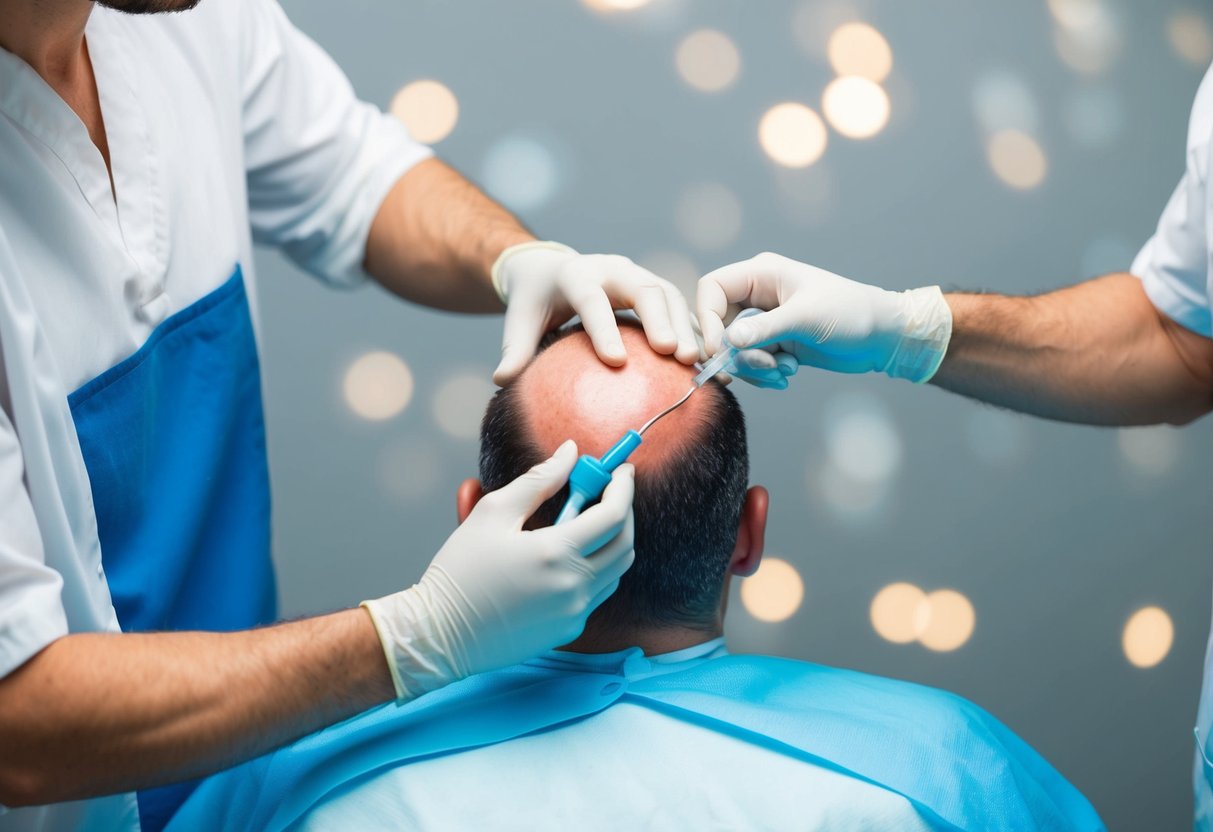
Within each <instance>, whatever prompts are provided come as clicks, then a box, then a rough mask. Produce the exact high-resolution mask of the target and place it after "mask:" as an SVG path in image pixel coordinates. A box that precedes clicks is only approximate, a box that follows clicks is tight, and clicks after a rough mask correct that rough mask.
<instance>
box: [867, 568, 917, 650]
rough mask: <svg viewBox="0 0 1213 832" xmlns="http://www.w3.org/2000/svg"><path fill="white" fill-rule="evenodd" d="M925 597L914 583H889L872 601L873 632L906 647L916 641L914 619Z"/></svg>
mask: <svg viewBox="0 0 1213 832" xmlns="http://www.w3.org/2000/svg"><path fill="white" fill-rule="evenodd" d="M926 597H927V596H926V593H925V592H923V591H922V590H921V589H919V588H918V587H916V586H914V584H909V583H896V584H889V585H888V586H886V587H885V588H884V589H882V590H880V592H878V593H876V597H875V598H873V599H872V607H871V610H870V612H871V618H872V629H874V630H875V631H876V634H877V635H879V636H880V637H881V638H883V639H884V640H885V641H891V642H893V643H894V644H909V643H910V642H912V641H914V640H915V639H917V638H918V630H917V627H916V621H915V616H916V614H917V612H918V608H919V605H920V604H921V603H922V602H923V600H924V599H925V598H926Z"/></svg>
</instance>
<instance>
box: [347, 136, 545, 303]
mask: <svg viewBox="0 0 1213 832" xmlns="http://www.w3.org/2000/svg"><path fill="white" fill-rule="evenodd" d="M532 239H534V236H533V235H532V234H531V233H530V232H529V231H527V230H526V228H524V227H523V225H522V224H521V223H520V222H519V221H518V220H517V219H515V218H514V216H513V215H512V214H510V212H509V211H507V210H505V209H504V208H502V207H501V206H500V205H498V204H497V203H496V202H493V200H491V199H489V198H488V197H487V196H485V195H484V194H483V193H482V192H481V191H480V189H478V188H477V187H476V186H475V185H473V184H472V183H471V182H469V181H468V180H466V179H464V178H463V176H461V175H460V174H459V173H458V172H456V171H455V170H453V169H452V168H450V167H449V166H447V165H446V164H444V163H443V162H441V161H439V160H437V159H428V160H426V161H424V162H421V163H420V164H418V165H416V166H415V167H413V168H412V169H411V170H409V172H408V173H406V174H405V175H404V176H402V177H401V178H400V181H398V182H397V183H396V185H395V186H394V187H393V188H392V190H391V191H390V192H389V193H388V196H387V198H386V199H385V200H384V201H383V205H382V206H381V207H380V209H379V213H378V214H377V215H376V216H375V221H374V222H373V223H372V225H371V232H370V236H369V238H368V240H367V253H366V269H367V271H368V272H369V273H370V274H371V275H372V276H373V277H374V278H375V279H376V280H378V281H379V282H380V283H381V284H382V285H383V286H384V287H385V288H387V289H389V290H390V291H392V292H395V293H396V294H397V295H400V296H401V297H403V298H406V299H408V300H411V301H415V302H417V303H421V304H424V305H426V306H432V307H434V308H437V309H449V310H452V311H455V312H500V311H501V308H502V306H501V301H500V300H498V298H497V293H496V292H495V291H494V290H493V287H492V283H491V281H490V277H489V271H490V269H491V268H492V266H493V263H494V262H495V261H496V259H497V257H498V255H500V254H501V252H502V251H504V250H505V249H506V248H508V247H510V246H512V245H515V244H516V243H523V242H527V241H529V240H532Z"/></svg>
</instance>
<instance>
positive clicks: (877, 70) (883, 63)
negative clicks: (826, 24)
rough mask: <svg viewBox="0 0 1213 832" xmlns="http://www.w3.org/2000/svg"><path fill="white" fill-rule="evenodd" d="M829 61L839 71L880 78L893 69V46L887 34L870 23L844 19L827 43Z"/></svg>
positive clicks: (882, 78)
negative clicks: (849, 21)
mask: <svg viewBox="0 0 1213 832" xmlns="http://www.w3.org/2000/svg"><path fill="white" fill-rule="evenodd" d="M826 49H827V52H828V54H829V57H830V65H831V66H832V67H834V71H835V72H836V73H838V74H839V75H859V76H861V77H863V78H868V79H870V80H872V81H876V82H878V83H879V82H880V81H883V80H884V79H885V78H887V77H888V75H889V72H890V71H891V70H892V69H893V50H892V49H890V48H889V42H888V41H887V40H885V38H884V35H882V34H880V32H878V31H877V30H876V29H875V28H873V27H872V26H869V25H868V24H867V23H860V22H858V21H853V22H851V23H844V24H843V25H842V26H839V27H838V28H837V29H835V30H834V34H832V35H830V42H829V43H828V44H827V46H826Z"/></svg>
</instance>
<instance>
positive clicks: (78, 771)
mask: <svg viewBox="0 0 1213 832" xmlns="http://www.w3.org/2000/svg"><path fill="white" fill-rule="evenodd" d="M394 696H395V694H394V692H393V687H392V677H391V675H390V674H389V672H388V666H387V664H386V662H385V661H384V654H383V648H382V647H381V646H380V643H379V639H378V637H377V636H376V632H375V627H374V625H373V624H372V622H371V618H370V616H369V615H367V613H366V611H364V610H361V609H357V610H345V611H344V612H339V613H335V614H333V615H327V616H323V617H320V618H313V619H307V620H303V621H295V622H291V623H287V624H281V625H278V626H274V627H267V628H265V629H261V630H251V631H247V632H240V633H150V634H119V633H89V634H78V635H69V636H64V637H63V638H60V639H58V640H57V641H55V642H52V643H51V644H50V645H49V646H47V647H46V648H45V649H43V650H42V651H41V652H40V653H38V654H37V655H36V656H34V657H33V658H32V659H30V660H29V661H28V662H26V663H25V664H24V665H22V666H21V667H20V668H19V669H17V670H16V671H14V672H13V673H11V674H9V675H8V676H6V677H5V678H3V679H0V748H3V749H4V753H3V754H0V804H3V805H5V806H9V807H14V808H15V807H18V806H26V805H36V804H43V803H57V802H60V801H65V800H75V799H80V798H85V797H90V796H94V795H99V794H108V793H113V792H121V791H130V790H133V789H141V788H147V787H151V786H157V785H163V784H166V783H172V782H177V781H180V780H185V779H188V778H191V777H196V776H200V775H203V774H209V773H211V772H214V771H217V770H219V769H221V768H225V767H227V766H229V765H232V764H234V763H237V762H241V761H243V760H247V759H249V758H251V757H254V756H257V755H259V754H262V753H264V752H266V751H269V750H271V749H273V748H277V747H278V746H280V745H282V744H283V743H286V742H289V741H291V740H293V739H296V738H297V737H300V736H303V735H304V734H307V733H309V732H311V731H314V730H316V729H318V728H321V727H323V726H325V725H329V724H331V723H333V722H337V721H338V720H341V719H345V718H346V717H349V716H352V715H354V714H356V713H358V712H360V711H363V710H366V709H367V708H369V707H371V706H373V705H377V704H379V703H381V702H387V701H389V700H391V699H393V698H394Z"/></svg>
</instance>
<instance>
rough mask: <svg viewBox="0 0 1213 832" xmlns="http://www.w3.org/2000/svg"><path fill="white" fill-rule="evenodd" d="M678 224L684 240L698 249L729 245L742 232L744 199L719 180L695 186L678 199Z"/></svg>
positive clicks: (712, 249) (709, 249)
mask: <svg viewBox="0 0 1213 832" xmlns="http://www.w3.org/2000/svg"><path fill="white" fill-rule="evenodd" d="M674 224H675V226H676V227H677V228H678V233H680V234H681V235H682V237H683V239H685V240H686V241H687V242H688V243H690V244H691V245H693V246H695V247H696V248H699V249H703V250H704V251H716V250H718V249H722V248H725V247H727V246H730V245H732V244H733V243H734V242H736V240H737V236H738V235H739V234H740V233H741V201H740V200H739V199H738V198H737V195H736V194H734V193H733V192H732V191H730V190H729V189H728V188H726V187H725V186H724V185H721V184H719V183H716V182H702V183H699V184H697V185H691V186H690V187H688V188H686V189H685V190H684V191H683V192H682V194H681V195H680V196H679V198H678V204H677V205H676V206H675V208H674Z"/></svg>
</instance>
